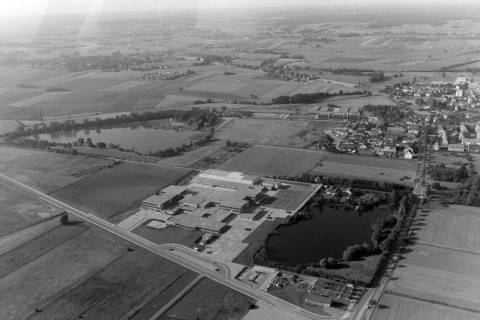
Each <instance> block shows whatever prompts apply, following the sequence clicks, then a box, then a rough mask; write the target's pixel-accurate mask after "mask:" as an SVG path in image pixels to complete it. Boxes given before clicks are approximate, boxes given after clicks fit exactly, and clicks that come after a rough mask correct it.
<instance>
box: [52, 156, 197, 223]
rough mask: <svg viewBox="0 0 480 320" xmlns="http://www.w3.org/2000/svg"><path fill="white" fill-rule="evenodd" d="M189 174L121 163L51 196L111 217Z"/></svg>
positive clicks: (153, 166) (102, 215)
mask: <svg viewBox="0 0 480 320" xmlns="http://www.w3.org/2000/svg"><path fill="white" fill-rule="evenodd" d="M188 173H189V171H188V170H184V169H172V168H165V167H159V166H155V165H149V164H132V163H122V164H120V165H116V166H114V167H113V168H108V169H105V170H102V171H101V172H99V173H97V174H95V175H93V176H90V177H88V178H85V179H82V180H80V181H78V182H77V183H74V184H72V185H69V186H67V187H65V188H63V189H61V190H58V191H57V192H55V193H54V196H55V197H57V198H59V199H61V200H64V201H67V202H69V203H72V204H73V205H74V206H77V207H78V208H83V209H85V210H86V211H89V212H92V213H93V214H97V215H98V216H100V217H102V218H112V217H113V216H115V215H118V214H120V213H123V212H125V211H127V210H129V209H134V208H137V207H139V205H140V202H141V201H142V200H144V199H145V198H147V197H148V196H150V195H152V194H154V193H156V192H158V191H160V190H161V189H163V188H165V187H166V186H168V185H170V184H174V183H175V182H176V181H177V180H178V179H180V178H182V177H183V176H185V175H187V174H188Z"/></svg>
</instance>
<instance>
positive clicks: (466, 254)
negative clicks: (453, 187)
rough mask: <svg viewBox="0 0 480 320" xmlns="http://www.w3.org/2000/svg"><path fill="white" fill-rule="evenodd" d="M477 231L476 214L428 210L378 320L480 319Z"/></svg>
mask: <svg viewBox="0 0 480 320" xmlns="http://www.w3.org/2000/svg"><path fill="white" fill-rule="evenodd" d="M479 226H480V212H479V211H478V208H474V207H467V206H459V205H455V206H450V207H447V208H443V207H438V208H437V207H432V209H430V210H426V211H425V210H424V212H423V213H421V214H420V215H419V217H418V218H417V222H416V224H415V226H414V234H413V237H412V238H411V239H412V241H413V244H411V245H410V246H407V247H406V248H404V249H403V252H404V257H403V259H402V260H400V262H399V266H398V267H397V268H396V270H395V271H394V273H393V276H392V278H391V280H390V282H389V283H388V285H387V288H386V290H387V293H389V294H387V295H385V296H384V297H383V298H382V299H381V300H380V305H382V306H383V307H380V308H378V309H377V311H376V315H375V319H379V320H380V319H392V320H393V319H425V317H420V316H423V315H424V314H423V313H421V312H419V311H416V312H415V310H425V314H426V315H427V316H429V317H430V318H428V319H480V291H479V289H478V288H479V287H480V280H479V278H478V271H477V270H480V254H479V251H478V248H479V241H480V236H479V231H480V230H479V228H480V227H479ZM410 300H411V301H410ZM415 305H420V309H415ZM427 307H428V311H427V310H426V308H427ZM414 312H415V313H414ZM437 315H438V317H437ZM386 317H388V318H386ZM442 317H443V318H442Z"/></svg>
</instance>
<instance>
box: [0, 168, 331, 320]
mask: <svg viewBox="0 0 480 320" xmlns="http://www.w3.org/2000/svg"><path fill="white" fill-rule="evenodd" d="M0 178H1V179H3V180H5V181H7V182H9V183H11V184H13V185H15V186H16V187H18V188H20V189H22V190H24V191H25V192H28V193H30V194H32V195H35V196H37V197H38V198H40V199H42V200H44V201H47V202H49V203H51V204H52V205H54V206H57V207H59V208H61V209H62V210H65V211H67V212H68V213H70V214H72V215H74V216H76V217H78V218H80V219H82V220H84V221H86V222H89V223H91V224H93V225H95V226H97V227H99V228H101V229H103V230H105V231H108V232H110V233H111V234H113V235H115V236H117V237H119V238H122V239H124V240H126V241H128V242H130V243H133V244H135V245H137V246H139V247H141V248H144V249H146V250H148V251H150V252H153V253H155V254H157V255H160V256H162V257H164V258H166V259H168V260H170V261H173V262H175V263H177V264H179V265H181V266H183V267H185V268H188V269H190V270H193V271H195V272H197V273H199V274H201V275H203V276H206V277H208V278H210V279H212V280H214V281H216V282H218V283H220V284H222V285H224V286H226V287H229V288H231V289H233V290H236V291H238V292H240V293H243V294H244V295H246V296H249V297H251V298H253V299H255V300H261V301H263V302H266V303H269V304H271V305H274V306H276V307H278V308H280V309H281V310H282V311H283V312H285V313H288V314H292V316H294V317H296V318H297V319H299V320H301V319H334V317H332V316H322V315H318V314H315V313H313V312H310V311H308V310H305V309H303V308H301V307H299V306H296V305H294V304H292V303H289V302H287V301H284V300H282V299H280V298H277V297H275V296H273V295H271V294H268V293H266V292H264V291H260V290H256V289H254V288H251V287H249V286H247V285H245V284H243V283H242V282H240V281H237V280H235V279H232V278H231V275H230V270H229V268H228V266H227V265H225V264H223V263H222V262H220V261H213V262H211V261H206V258H205V257H200V256H199V255H198V254H197V253H196V252H195V251H193V250H190V249H186V248H185V247H184V246H181V245H176V244H168V245H157V244H155V243H153V242H151V241H148V240H146V239H144V238H142V237H140V236H138V235H136V234H134V233H131V232H130V231H127V230H125V229H123V228H121V227H118V226H117V225H115V224H113V223H110V222H108V221H105V220H103V219H101V218H99V217H97V216H95V215H93V214H91V213H87V212H84V211H81V210H79V209H76V208H74V207H72V206H71V205H69V204H67V203H64V202H62V201H60V200H58V199H56V198H54V197H51V196H49V195H47V194H45V193H43V192H41V191H39V190H37V189H35V188H33V187H31V186H28V185H26V184H24V183H21V182H19V181H17V180H14V179H12V178H10V177H8V176H6V175H4V174H2V173H0ZM176 251H179V252H181V254H177V253H176ZM192 251H193V252H192ZM202 261H203V262H202Z"/></svg>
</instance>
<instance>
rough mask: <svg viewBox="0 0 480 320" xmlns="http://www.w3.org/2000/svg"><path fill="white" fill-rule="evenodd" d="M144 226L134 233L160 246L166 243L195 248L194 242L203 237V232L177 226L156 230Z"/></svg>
mask: <svg viewBox="0 0 480 320" xmlns="http://www.w3.org/2000/svg"><path fill="white" fill-rule="evenodd" d="M147 223H148V222H146V223H144V224H142V225H141V226H140V227H137V228H136V229H134V230H133V231H132V232H133V233H135V234H138V235H139V236H142V237H143V238H145V239H148V240H150V241H152V242H155V243H158V244H164V243H179V244H183V245H184V246H188V247H190V248H193V247H194V242H195V241H196V240H198V239H199V238H200V237H201V236H202V235H203V232H202V231H196V230H187V229H183V228H179V227H175V226H168V227H167V228H165V229H154V228H150V227H148V226H147V225H146V224H147Z"/></svg>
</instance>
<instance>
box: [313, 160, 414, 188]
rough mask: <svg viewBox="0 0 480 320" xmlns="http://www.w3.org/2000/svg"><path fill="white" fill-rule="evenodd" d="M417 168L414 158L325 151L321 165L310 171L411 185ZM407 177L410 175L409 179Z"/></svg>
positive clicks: (318, 173) (319, 173)
mask: <svg viewBox="0 0 480 320" xmlns="http://www.w3.org/2000/svg"><path fill="white" fill-rule="evenodd" d="M416 170H417V162H416V161H412V160H404V159H393V158H382V157H370V156H356V155H348V154H338V153H325V156H324V158H322V160H321V162H320V165H318V166H316V167H315V168H314V169H313V170H311V172H310V173H312V174H317V175H327V176H329V175H332V176H344V177H352V178H358V179H365V180H376V181H385V182H393V183H397V184H404V185H408V186H411V185H413V183H414V180H415V177H416ZM405 177H408V179H407V178H405Z"/></svg>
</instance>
